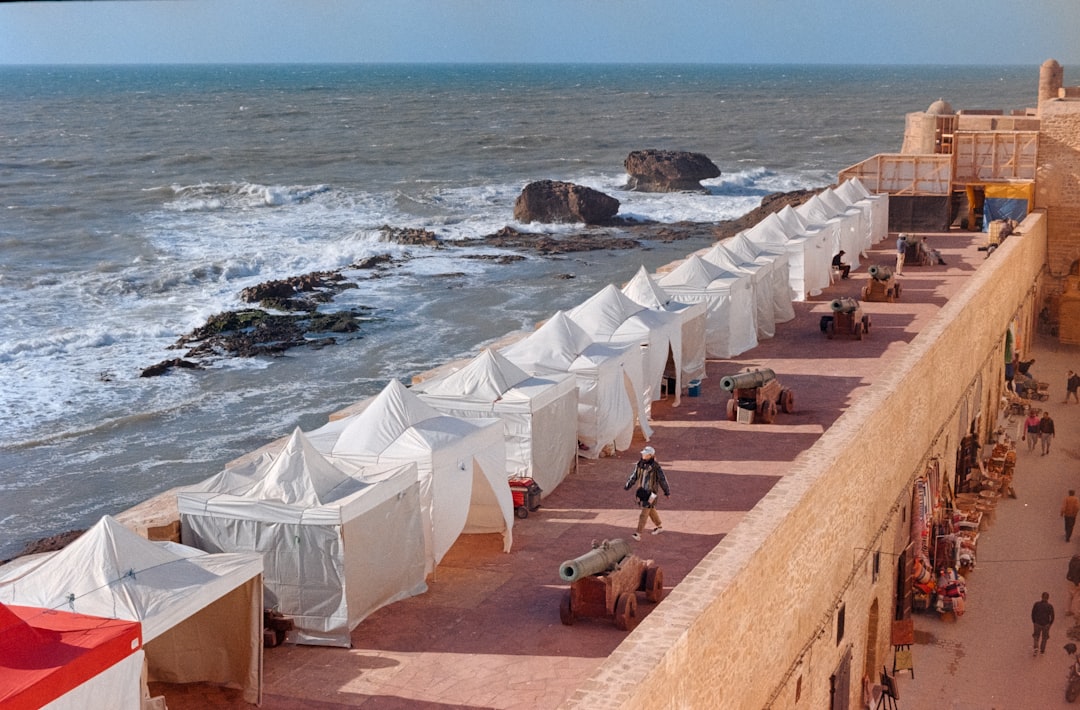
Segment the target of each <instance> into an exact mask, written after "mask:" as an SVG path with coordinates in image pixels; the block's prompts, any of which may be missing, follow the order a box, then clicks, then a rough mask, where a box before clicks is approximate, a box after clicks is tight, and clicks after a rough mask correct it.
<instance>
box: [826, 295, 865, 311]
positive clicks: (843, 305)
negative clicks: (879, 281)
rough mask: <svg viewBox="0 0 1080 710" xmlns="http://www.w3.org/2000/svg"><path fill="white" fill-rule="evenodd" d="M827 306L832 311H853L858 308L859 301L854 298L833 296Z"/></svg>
mask: <svg viewBox="0 0 1080 710" xmlns="http://www.w3.org/2000/svg"><path fill="white" fill-rule="evenodd" d="M829 308H831V309H832V312H833V313H854V312H855V311H857V310H858V308H859V302H858V301H856V300H855V299H854V298H834V299H833V300H832V301H831V302H830V303H829Z"/></svg>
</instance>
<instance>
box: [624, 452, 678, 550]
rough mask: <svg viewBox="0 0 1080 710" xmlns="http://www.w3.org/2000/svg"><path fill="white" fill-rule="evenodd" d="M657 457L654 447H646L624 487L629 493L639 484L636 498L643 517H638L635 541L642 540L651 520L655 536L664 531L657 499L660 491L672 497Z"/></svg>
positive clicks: (635, 494)
mask: <svg viewBox="0 0 1080 710" xmlns="http://www.w3.org/2000/svg"><path fill="white" fill-rule="evenodd" d="M655 456H656V449H654V448H653V447H651V446H646V447H645V448H644V449H642V450H641V458H640V459H638V462H637V466H635V467H634V472H633V473H631V474H630V478H628V479H626V485H625V486H623V490H627V491H628V490H630V487H631V486H633V485H634V484H635V483H637V484H638V488H637V490H636V491H635V492H634V497H635V499H636V500H637V504H638V505H639V506H641V515H639V516H638V524H637V532H635V533H634V535H633V538H634V539H635V540H640V539H641V531H642V530H644V529H645V521H646V520H648V519H650V518H651V519H652V521H653V524H654V525H655V526H656V527H655V528H653V531H652V534H653V535H659V534H660V533H662V532H663V531H664V528H663V527H662V525H661V523H660V514H659V513H657V512H656V498H657V494H658V493H659V492H660V490H663V491H664V496H665V497H667V496H669V495H671V489H670V488H668V482H667V477H666V476H665V475H664V469H662V468H660V464H659V463H657V461H656V459H655V458H654V457H655Z"/></svg>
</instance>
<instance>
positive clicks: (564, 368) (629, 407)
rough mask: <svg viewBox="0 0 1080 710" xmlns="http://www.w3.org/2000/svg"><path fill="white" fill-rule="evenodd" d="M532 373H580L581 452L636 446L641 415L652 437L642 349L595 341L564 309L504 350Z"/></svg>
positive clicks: (577, 377)
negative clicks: (641, 396)
mask: <svg viewBox="0 0 1080 710" xmlns="http://www.w3.org/2000/svg"><path fill="white" fill-rule="evenodd" d="M502 353H503V355H505V356H506V359H508V360H510V361H511V362H512V363H514V364H515V365H517V366H518V367H520V368H521V369H523V370H525V371H526V372H528V373H530V374H532V375H537V376H544V375H549V374H553V373H559V372H571V373H573V374H574V377H575V381H576V383H577V388H578V421H577V441H578V443H579V451H578V453H579V454H580V455H582V456H585V457H586V458H598V457H599V456H600V455H601V454H604V453H613V451H612V450H614V451H623V450H625V449H627V448H629V447H630V441H631V439H632V438H633V434H634V422H635V419H636V421H637V424H638V426H639V428H640V429H641V432H642V434H643V435H644V437H645V439H646V440H648V439H649V438H650V437H651V436H652V429H651V428H650V427H649V422H648V418H647V417H646V416H645V413H644V412H642V411H641V406H640V404H641V403H640V400H639V398H638V396H637V393H638V392H641V391H643V387H642V383H643V381H644V376H643V374H642V366H641V363H642V358H641V348H639V347H637V346H630V345H622V346H619V345H605V344H603V343H594V342H592V340H591V339H590V338H589V336H588V335H587V334H586V333H585V331H584V330H582V328H581V326H579V325H578V324H577V323H575V322H574V321H572V320H571V319H570V318H569V317H567V315H566V314H565V313H563V312H562V311H559V312H557V313H556V314H555V315H553V316H552V317H551V318H549V319H548V320H547V321H546V322H545V323H544V324H543V325H541V326H540V327H539V328H537V329H536V330H535V331H534V332H532V333H530V334H529V335H528V336H527V337H525V338H522V339H521V340H519V341H517V342H516V343H514V344H513V345H511V346H509V347H507V348H506V349H504V350H503V351H502Z"/></svg>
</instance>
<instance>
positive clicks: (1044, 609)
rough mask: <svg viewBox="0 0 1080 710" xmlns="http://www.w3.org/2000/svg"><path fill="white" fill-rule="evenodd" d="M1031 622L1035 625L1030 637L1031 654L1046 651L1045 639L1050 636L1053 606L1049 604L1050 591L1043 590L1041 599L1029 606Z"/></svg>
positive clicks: (1035, 654)
mask: <svg viewBox="0 0 1080 710" xmlns="http://www.w3.org/2000/svg"><path fill="white" fill-rule="evenodd" d="M1031 623H1032V624H1034V626H1035V631H1034V632H1032V634H1031V638H1032V639H1033V640H1032V644H1031V655H1032V656H1037V655H1039V654H1040V653H1046V640H1047V639H1049V638H1050V625H1051V624H1053V623H1054V607H1053V606H1052V605H1051V604H1050V592H1043V593H1042V599H1041V600H1040V601H1037V602H1035V606H1033V607H1031ZM1040 641H1041V643H1040Z"/></svg>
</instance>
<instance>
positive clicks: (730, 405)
mask: <svg viewBox="0 0 1080 710" xmlns="http://www.w3.org/2000/svg"><path fill="white" fill-rule="evenodd" d="M738 410H739V402H738V400H736V399H735V398H734V397H732V398H731V399H729V400H728V401H727V418H728V421H729V422H733V421H735V420H736V419H738V418H739V411H738Z"/></svg>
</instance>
